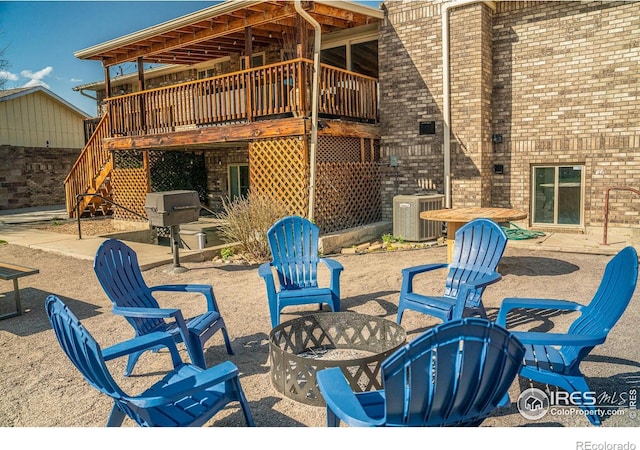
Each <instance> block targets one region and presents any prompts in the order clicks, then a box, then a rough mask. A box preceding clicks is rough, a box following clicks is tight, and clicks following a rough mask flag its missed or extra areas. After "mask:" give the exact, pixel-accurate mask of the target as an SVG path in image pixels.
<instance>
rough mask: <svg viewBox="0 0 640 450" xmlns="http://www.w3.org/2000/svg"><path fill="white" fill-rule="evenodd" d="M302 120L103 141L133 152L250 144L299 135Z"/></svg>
mask: <svg viewBox="0 0 640 450" xmlns="http://www.w3.org/2000/svg"><path fill="white" fill-rule="evenodd" d="M305 122H307V121H306V120H305V119H303V118H296V117H294V118H287V119H277V120H264V121H260V122H253V123H246V124H234V125H228V126H217V127H207V128H199V129H197V130H188V131H176V132H174V133H162V134H154V135H145V136H127V137H115V138H107V139H104V140H103V145H104V146H105V147H106V148H107V150H134V149H152V148H156V149H157V148H170V147H189V146H204V145H207V144H215V143H222V142H238V141H250V140H255V139H269V138H277V137H284V136H303V135H305V134H307V133H308V132H309V126H308V124H307V123H305Z"/></svg>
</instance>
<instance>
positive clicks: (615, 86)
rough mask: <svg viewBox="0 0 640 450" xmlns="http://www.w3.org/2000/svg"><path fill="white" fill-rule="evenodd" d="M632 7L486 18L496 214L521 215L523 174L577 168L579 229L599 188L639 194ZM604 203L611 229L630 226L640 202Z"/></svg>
mask: <svg viewBox="0 0 640 450" xmlns="http://www.w3.org/2000/svg"><path fill="white" fill-rule="evenodd" d="M639 17H640V3H634V2H611V3H609V2H543V3H538V2H517V3H499V4H498V9H497V11H496V14H495V16H494V20H493V46H494V53H493V54H494V56H493V61H494V65H493V70H494V74H495V75H494V96H493V103H494V109H493V111H494V113H493V121H492V124H493V131H494V132H495V133H499V134H502V135H503V138H504V140H503V143H502V144H498V145H496V146H495V161H496V162H497V163H501V164H504V165H505V175H503V176H499V177H498V176H496V181H498V182H497V183H495V184H494V190H493V200H494V203H495V204H496V206H507V205H515V206H517V207H523V208H528V206H529V203H530V191H531V185H530V178H531V166H532V165H534V164H549V163H555V162H558V163H566V164H568V165H571V164H584V166H585V191H584V192H585V198H584V208H585V225H587V226H589V225H601V224H602V220H603V209H604V192H605V189H606V187H607V186H612V185H613V186H620V185H622V186H631V187H635V188H639V187H640V186H639V185H640V183H639V180H640V178H639V177H638V174H639V173H640V154H639V152H638V150H639V149H640V115H638V113H637V111H638V108H639V107H640V97H639V96H638V90H639V88H640V76H639V73H640V72H639V70H640V20H639ZM636 197H638V196H635V195H633V194H631V193H627V192H622V193H618V192H617V193H615V194H614V195H612V200H611V203H610V205H611V213H610V223H616V224H619V225H633V224H635V225H637V224H638V216H639V214H640V199H639V198H636Z"/></svg>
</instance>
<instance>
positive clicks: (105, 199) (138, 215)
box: [76, 194, 149, 239]
mask: <svg viewBox="0 0 640 450" xmlns="http://www.w3.org/2000/svg"><path fill="white" fill-rule="evenodd" d="M83 197H98V198H100V199H101V200H102V201H104V202H107V203H110V204H111V205H113V206H116V207H118V208H122V209H124V210H125V211H127V212H128V213H131V214H133V215H134V216H137V217H140V218H142V219H144V220H146V221H147V222H148V221H149V218H148V217H145V216H143V215H142V214H139V213H137V212H135V211H132V210H130V209H129V208H127V207H126V206H123V205H121V204H119V203H116V202H114V201H112V200H110V199H108V198H106V197H104V196H102V195H100V194H78V195H76V216H77V218H78V239H82V227H81V226H80V199H81V198H83Z"/></svg>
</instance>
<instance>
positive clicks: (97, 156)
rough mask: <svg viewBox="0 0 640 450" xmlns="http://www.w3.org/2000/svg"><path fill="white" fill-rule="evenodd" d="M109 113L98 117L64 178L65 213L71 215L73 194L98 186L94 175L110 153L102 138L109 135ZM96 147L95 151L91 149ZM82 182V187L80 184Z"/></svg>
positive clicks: (105, 162)
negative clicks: (104, 146) (100, 117)
mask: <svg viewBox="0 0 640 450" xmlns="http://www.w3.org/2000/svg"><path fill="white" fill-rule="evenodd" d="M109 120H110V114H109V112H108V111H107V112H106V113H105V114H104V115H103V116H102V119H100V122H99V123H98V125H97V126H96V129H95V130H94V132H93V134H92V135H91V137H90V138H89V140H88V141H87V143H86V144H85V146H84V148H83V149H82V152H81V153H80V155H78V158H77V159H76V161H75V163H74V164H73V166H72V167H71V170H69V174H68V175H67V177H66V178H65V180H64V185H65V194H66V206H67V214H68V215H69V216H71V214H72V212H73V211H74V209H73V204H72V203H71V202H72V201H73V199H75V196H76V195H77V194H79V193H82V192H86V191H85V190H86V189H87V188H88V187H91V188H93V189H97V188H98V187H99V186H94V184H95V177H96V176H97V175H98V174H99V173H100V170H101V169H102V168H103V167H104V166H105V164H107V162H108V161H109V159H110V157H111V154H110V153H109V152H105V151H104V148H103V145H102V139H104V138H105V137H110V136H109V134H108V133H109V132H110V126H109ZM94 147H95V148H96V150H97V151H92V149H94ZM81 183H82V184H83V186H82V188H81V187H80V184H81Z"/></svg>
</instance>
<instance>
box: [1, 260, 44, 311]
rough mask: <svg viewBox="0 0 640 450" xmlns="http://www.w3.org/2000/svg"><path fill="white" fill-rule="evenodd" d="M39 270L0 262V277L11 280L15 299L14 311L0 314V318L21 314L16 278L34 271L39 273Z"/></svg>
mask: <svg viewBox="0 0 640 450" xmlns="http://www.w3.org/2000/svg"><path fill="white" fill-rule="evenodd" d="M39 272H40V270H38V269H32V268H30V267H23V266H17V265H15V264H8V263H3V262H0V279H2V280H13V294H14V298H15V300H16V311H15V312H10V313H7V314H2V315H0V320H2V319H8V318H10V317H16V316H20V315H22V305H20V289H19V288H18V278H21V277H26V276H28V275H35V274H36V273H39Z"/></svg>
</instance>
